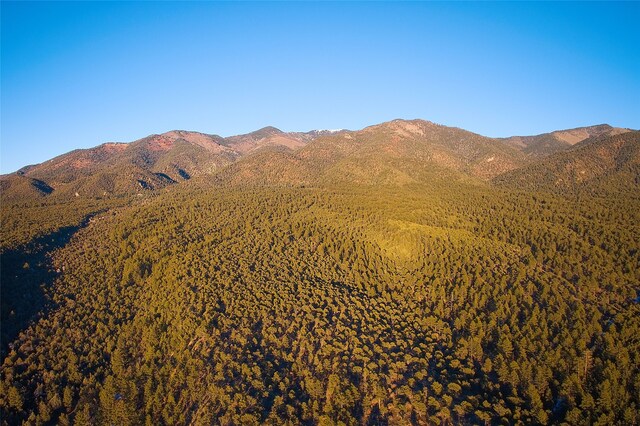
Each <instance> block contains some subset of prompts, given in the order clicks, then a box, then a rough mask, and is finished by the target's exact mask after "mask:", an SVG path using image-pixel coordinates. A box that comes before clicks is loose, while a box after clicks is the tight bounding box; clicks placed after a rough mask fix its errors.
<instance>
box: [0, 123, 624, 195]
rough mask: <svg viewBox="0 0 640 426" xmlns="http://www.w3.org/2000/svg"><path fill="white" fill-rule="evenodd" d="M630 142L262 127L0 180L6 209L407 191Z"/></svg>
mask: <svg viewBox="0 0 640 426" xmlns="http://www.w3.org/2000/svg"><path fill="white" fill-rule="evenodd" d="M629 132H632V131H631V130H630V129H622V128H616V127H612V126H610V125H608V124H599V125H594V126H586V127H579V128H574V129H566V130H556V131H553V132H549V133H543V134H540V135H534V136H512V137H508V138H490V137H486V136H483V135H480V134H477V133H473V132H470V131H467V130H465V129H461V128H457V127H450V126H445V125H442V124H438V123H434V122H431V121H427V120H421V119H411V120H405V119H394V120H391V121H387V122H383V123H378V124H373V125H371V126H367V127H364V128H363V129H361V130H344V129H340V130H311V131H308V132H284V131H282V130H280V129H278V128H276V127H273V126H266V127H263V128H261V129H258V130H256V131H253V132H250V133H247V134H241V135H234V136H229V137H222V136H219V135H215V134H207V133H202V132H197V131H188V130H170V131H167V132H164V133H160V134H152V135H149V136H146V137H144V138H141V139H138V140H135V141H132V142H128V143H123V142H106V143H103V144H100V145H98V146H96V147H93V148H87V149H76V150H73V151H70V152H68V153H66V154H62V155H59V156H56V157H54V158H52V159H50V160H47V161H45V162H43V163H40V164H35V165H29V166H25V167H22V168H21V169H19V170H18V171H17V172H14V173H11V174H7V175H2V176H0V181H1V182H0V190H1V191H2V198H3V199H4V200H5V201H21V200H22V199H30V198H33V197H49V196H54V197H73V196H76V197H77V196H90V197H100V196H112V195H119V194H136V193H140V192H141V191H142V192H144V191H147V190H152V191H153V190H158V189H162V188H165V187H168V186H171V185H173V184H176V183H179V182H182V181H185V180H189V179H190V178H191V177H194V176H205V177H206V176H215V177H214V181H216V182H218V183H235V184H241V183H242V184H252V183H254V184H258V183H268V182H270V183H278V184H289V185H301V184H310V183H317V182H321V181H322V182H330V181H346V182H353V183H358V184H361V183H365V184H371V183H388V184H406V183H416V182H424V181H429V180H430V179H434V176H435V178H437V177H438V176H440V177H443V176H447V178H454V177H455V178H456V179H472V180H473V179H478V180H480V181H485V182H488V181H492V180H494V181H495V180H496V179H497V178H498V176H501V175H504V174H507V173H509V172H512V171H514V170H517V169H521V168H523V167H526V166H528V165H530V164H533V163H535V162H536V161H540V160H544V159H545V158H548V157H550V156H553V155H554V154H556V153H562V152H567V151H570V150H572V149H573V148H574V147H580V146H583V145H585V144H589V143H592V142H593V143H595V142H598V141H603V140H607V139H609V138H612V137H614V136H616V135H619V134H625V133H629ZM497 181H500V179H497ZM501 182H502V181H501Z"/></svg>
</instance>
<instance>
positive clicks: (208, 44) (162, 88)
mask: <svg viewBox="0 0 640 426" xmlns="http://www.w3.org/2000/svg"><path fill="white" fill-rule="evenodd" d="M1 8H2V9H1V14H2V52H1V57H2V58H1V59H2V62H1V71H2V74H1V123H0V124H1V131H0V134H1V144H0V171H1V172H2V173H7V172H11V171H14V170H16V169H18V168H19V167H21V166H24V165H27V164H31V163H37V162H41V161H44V160H46V159H49V158H51V157H53V156H55V155H59V154H62V153H64V152H67V151H69V150H72V149H74V148H86V147H91V146H95V145H98V144H100V143H103V142H107V141H132V140H135V139H138V138H141V137H144V136H146V135H148V134H151V133H161V132H165V131H168V130H171V129H186V130H197V131H201V132H206V133H215V134H219V135H222V136H228V135H232V134H239V133H247V132H250V131H253V130H256V129H258V128H261V127H264V126H267V125H273V126H275V127H278V128H280V129H282V130H285V131H301V130H311V129H336V128H348V129H359V128H362V127H365V126H367V125H370V124H375V123H379V122H382V121H387V120H391V119H394V118H423V119H427V120H431V121H435V122H438V123H441V124H445V125H451V126H457V127H462V128H465V129H467V130H471V131H474V132H477V133H480V134H483V135H487V136H507V135H514V134H518V135H522V134H536V133H542V132H546V131H551V130H554V129H561V128H570V127H577V126H583V125H591V124H599V123H609V124H612V125H614V126H622V127H632V128H639V127H640V29H639V28H640V25H638V22H640V3H639V2H628V3H611V2H605V3H574V2H568V3H547V2H542V3H484V2H479V3H413V2H412V3H380V2H376V3H334V2H321V3H237V2H231V3H210V2H193V3H185V2H181V3H172V2H139V3H119V2H106V3H95V2H73V3H53V2H44V3H30V2H17V3H11V2H4V1H3V2H2V6H1Z"/></svg>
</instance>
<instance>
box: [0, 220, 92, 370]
mask: <svg viewBox="0 0 640 426" xmlns="http://www.w3.org/2000/svg"><path fill="white" fill-rule="evenodd" d="M94 215H95V214H90V215H88V216H86V217H85V218H84V219H83V220H82V221H81V222H80V223H79V224H78V225H75V226H66V227H64V228H60V229H59V230H57V231H55V232H52V233H50V234H47V235H44V236H42V237H38V238H35V239H33V240H32V241H30V242H29V243H27V244H25V245H23V246H21V247H19V248H17V249H14V250H7V251H5V252H2V253H1V254H0V301H1V302H0V303H1V316H0V321H1V324H2V325H1V327H0V339H1V340H0V362H2V361H4V358H5V357H6V355H7V353H8V347H9V343H10V342H13V341H14V340H15V338H16V337H17V336H18V334H19V333H20V332H21V331H22V330H24V329H25V328H27V326H28V325H29V323H30V322H31V321H32V320H33V319H35V318H36V316H37V315H38V313H40V312H43V311H44V310H45V309H47V308H48V307H50V306H47V305H48V300H47V297H46V295H45V289H46V288H47V287H48V286H50V285H52V284H53V280H54V279H55V277H56V276H57V275H58V274H57V272H56V271H54V270H53V267H52V265H51V259H50V257H49V254H50V253H51V252H53V251H54V250H56V249H58V248H60V247H63V246H64V245H66V244H67V243H68V242H69V240H70V239H71V237H72V236H73V234H75V233H76V232H77V231H78V230H79V229H81V228H83V227H85V226H86V225H87V224H88V223H89V221H90V219H91V218H92V217H93V216H94Z"/></svg>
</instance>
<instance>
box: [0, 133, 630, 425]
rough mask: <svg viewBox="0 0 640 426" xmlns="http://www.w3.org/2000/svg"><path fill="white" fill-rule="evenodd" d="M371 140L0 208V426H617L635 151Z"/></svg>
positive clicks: (620, 141) (446, 139) (626, 357)
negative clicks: (571, 169)
mask: <svg viewBox="0 0 640 426" xmlns="http://www.w3.org/2000/svg"><path fill="white" fill-rule="evenodd" d="M391 123H392V124H389V123H386V124H385V125H384V126H383V128H382V130H380V129H377V128H375V127H374V128H370V129H369V130H367V129H365V130H363V131H361V133H357V134H354V133H350V132H340V133H338V134H335V135H332V134H329V135H327V134H325V135H313V136H309V137H313V140H312V141H310V142H309V141H307V140H304V141H303V142H300V146H293V145H292V146H291V147H289V146H285V145H278V147H276V149H272V148H273V146H268V147H267V149H266V150H264V149H260V150H258V149H257V148H255V146H258V145H260V144H261V143H262V144H267V145H268V144H269V143H270V142H269V143H267V142H265V138H272V137H273V138H276V139H277V140H278V141H279V142H278V144H280V143H283V144H284V142H283V141H282V140H280V139H278V138H282V137H284V136H282V135H281V134H280V133H278V131H276V129H269V128H268V129H263V130H262V131H261V133H258V134H257V135H253V136H250V137H249V136H247V138H248V139H243V140H242V141H239V140H236V143H242V144H244V145H242V146H244V147H245V148H243V149H246V151H247V154H246V156H245V155H244V154H243V157H242V158H241V159H240V160H238V161H236V162H234V163H233V164H230V165H227V166H224V167H222V168H221V169H220V170H219V171H216V172H215V173H213V174H211V173H202V174H201V175H195V176H194V177H193V178H191V179H189V180H188V181H186V180H185V181H184V182H181V184H180V185H168V186H166V187H165V188H163V189H156V190H149V191H143V192H142V193H141V194H140V195H133V196H127V195H121V196H96V197H71V198H69V199H64V200H63V199H60V198H48V197H44V198H30V197H26V198H25V199H24V200H21V201H15V200H11V199H10V200H9V201H7V200H5V202H3V206H2V246H1V249H2V270H1V273H2V276H1V278H2V338H3V342H2V366H1V367H0V409H1V412H2V416H1V422H2V424H6V425H14V424H22V423H25V424H63V425H64V424H78V425H89V424H105V425H108V424H117V425H120V424H123V425H125V424H148V425H157V424H167V425H169V424H170V425H173V424H194V425H201V424H202V425H204V424H223V425H250V424H274V425H281V424H306V425H315V424H319V425H334V424H343V425H359V424H371V425H386V424H388V425H403V424H572V425H573V424H584V425H588V424H598V425H612V424H625V425H627V424H628V425H633V424H638V423H639V422H640V415H638V412H639V411H640V339H639V337H638V336H640V303H639V301H640V239H638V235H640V197H638V191H637V188H638V183H639V182H640V180H639V179H638V168H637V162H636V157H637V153H636V151H637V147H638V143H639V142H638V139H637V132H636V133H625V134H622V135H618V136H612V137H611V138H610V137H605V138H604V139H602V140H598V141H594V142H593V143H585V144H583V146H579V145H580V144H578V145H576V146H575V147H572V148H571V149H570V150H568V151H566V152H563V153H560V154H554V155H551V156H550V157H548V159H547V160H542V161H547V162H546V163H530V162H529V160H528V159H527V158H526V155H525V154H524V153H522V152H520V151H518V150H517V149H516V148H514V147H510V146H505V145H503V144H498V145H496V144H497V143H499V142H497V141H495V140H491V139H488V138H483V137H482V136H479V135H475V134H473V133H469V132H464V131H462V130H460V129H453V130H451V128H438V127H437V125H434V124H433V123H428V122H418V123H415V122H391ZM425 123H426V124H425ZM348 136H351V138H352V139H349V137H348ZM256 140H259V141H262V142H260V143H258V142H256ZM232 141H233V140H232ZM288 141H289V142H291V140H290V139H288ZM492 141H493V142H492ZM289 142H287V143H289ZM225 143H229V142H225ZM291 143H292V144H294V142H291ZM252 144H253V145H252ZM303 145H304V146H303ZM220 146H222V147H224V148H220V149H227V148H228V147H226V145H224V144H223V143H222V142H221V145H220ZM283 146H284V148H283ZM251 147H254V148H255V149H254V148H251ZM238 149H239V148H238ZM294 149H295V150H294ZM585 153H586V154H585ZM597 153H599V154H598V155H604V154H603V153H613V154H611V155H612V156H613V157H611V156H609V157H606V158H611V161H612V163H609V162H607V163H604V165H603V169H605V168H606V170H605V171H604V172H602V173H600V172H597V170H600V169H594V168H593V167H590V168H589V169H590V170H596V171H593V174H594V175H593V176H595V177H593V180H591V175H589V176H590V177H589V179H586V178H585V180H584V181H581V183H580V184H581V185H583V186H582V187H584V188H589V187H590V186H589V185H591V182H595V183H597V185H595V184H594V186H593V188H594V190H593V191H586V190H584V191H582V190H580V191H569V190H558V189H557V188H556V186H554V182H556V180H552V179H551V178H547V177H546V176H550V175H553V174H554V173H559V171H564V170H566V168H562V167H561V166H560V165H563V164H567V163H566V162H567V161H569V160H570V161H578V160H576V158H578V159H580V161H584V162H586V163H585V164H591V163H589V162H592V161H593V162H597V161H599V160H598V158H600V157H597V156H596V154H597ZM587 154H588V156H587V157H583V155H587ZM607 155H609V154H607ZM490 158H492V160H491V161H487V160H488V159H490ZM167 164H170V163H167ZM572 164H573V163H572ZM598 164H600V163H598ZM612 164H613V165H612ZM563 167H564V166H563ZM514 168H518V170H516V171H513V172H512V171H511V170H513V169H514ZM540 170H545V173H541V172H540ZM596 175H597V176H596ZM495 176H499V177H495ZM526 176H530V177H531V176H539V177H540V179H543V180H538V181H536V180H534V179H528V178H527V177H526ZM332 177H335V179H332ZM490 178H493V180H489V179H490ZM634 179H635V180H634ZM634 185H635V186H634ZM572 188H573V187H572ZM612 188H613V189H612ZM620 188H622V189H620Z"/></svg>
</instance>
